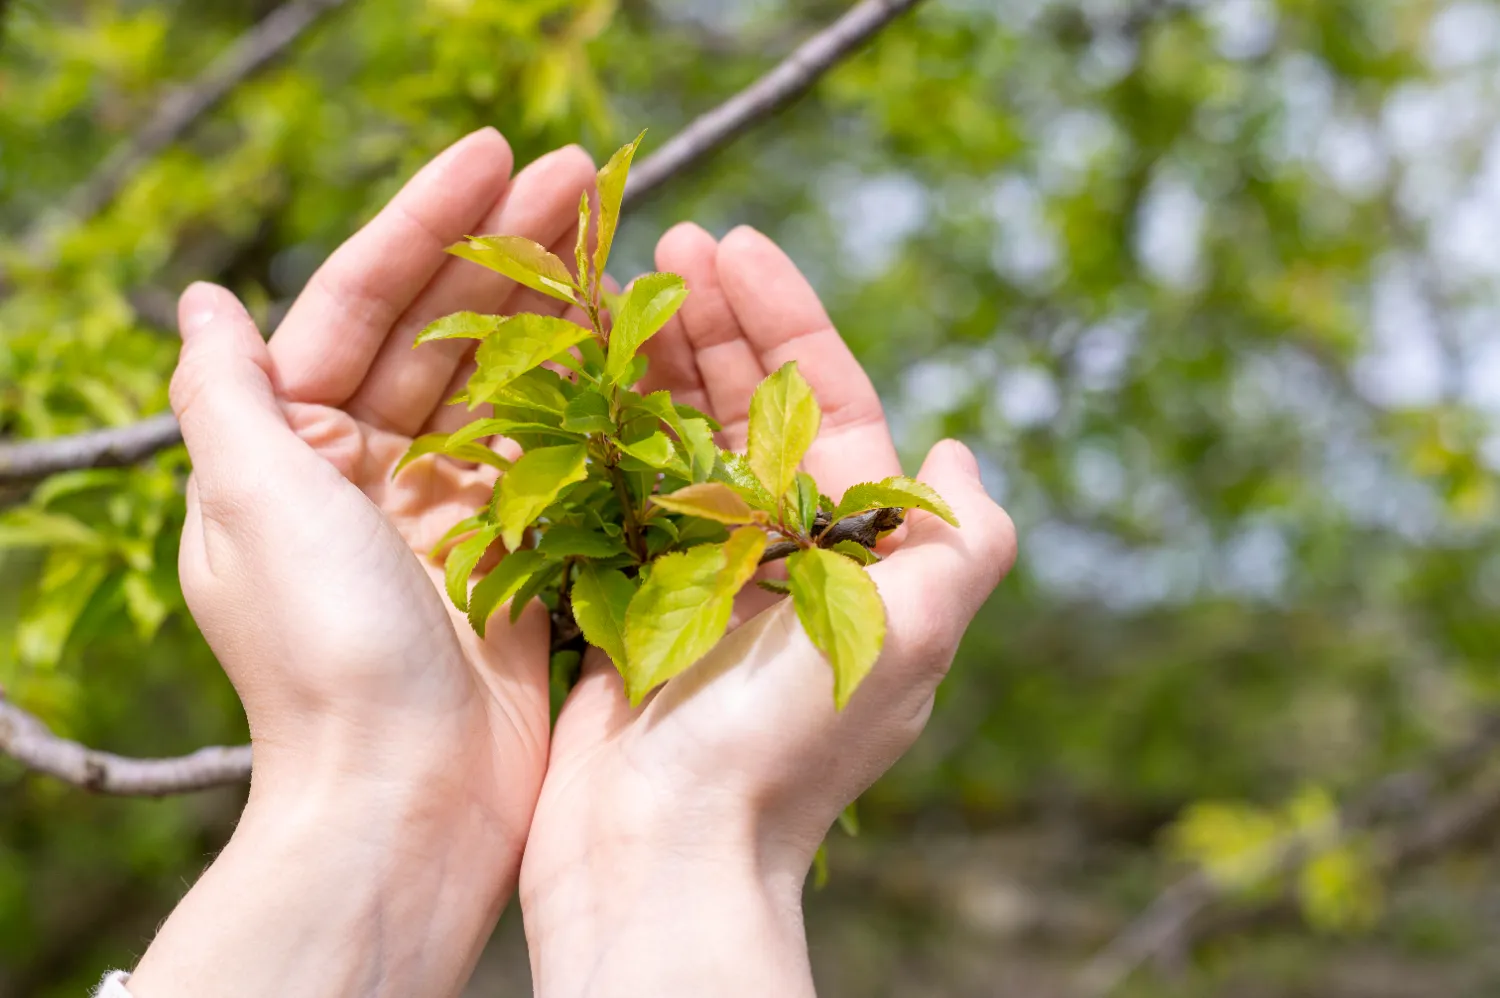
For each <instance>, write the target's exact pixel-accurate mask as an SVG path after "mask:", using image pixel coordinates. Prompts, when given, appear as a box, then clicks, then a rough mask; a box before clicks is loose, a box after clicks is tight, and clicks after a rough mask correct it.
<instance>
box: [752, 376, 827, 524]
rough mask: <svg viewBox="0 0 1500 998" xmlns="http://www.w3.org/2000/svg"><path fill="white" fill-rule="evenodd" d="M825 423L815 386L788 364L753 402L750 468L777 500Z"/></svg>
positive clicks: (763, 385)
mask: <svg viewBox="0 0 1500 998" xmlns="http://www.w3.org/2000/svg"><path fill="white" fill-rule="evenodd" d="M822 420H823V413H822V410H821V409H819V408H818V403H817V400H816V399H814V398H813V391H812V386H811V385H809V384H808V383H807V380H806V379H805V378H803V377H802V375H800V374H798V373H797V362H796V361H788V362H787V363H786V364H784V365H782V367H781V368H780V370H778V371H777V372H776V373H775V374H772V375H771V376H770V377H768V378H766V380H764V381H762V382H761V383H760V386H759V387H757V388H756V389H755V394H754V395H753V396H752V397H751V399H750V448H749V451H750V453H749V457H750V467H751V469H752V470H754V472H755V475H756V477H757V478H759V479H760V480H761V482H762V484H764V485H765V487H766V490H767V491H768V492H770V493H771V495H773V496H779V495H784V494H785V493H786V490H787V489H789V488H791V486H792V482H793V481H794V480H795V479H796V477H797V465H799V464H801V463H802V456H803V455H804V454H806V453H807V449H808V448H809V447H811V446H812V442H813V440H814V439H815V438H816V437H817V435H818V425H819V424H820V423H821V422H822Z"/></svg>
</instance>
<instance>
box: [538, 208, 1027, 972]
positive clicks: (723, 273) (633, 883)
mask: <svg viewBox="0 0 1500 998" xmlns="http://www.w3.org/2000/svg"><path fill="white" fill-rule="evenodd" d="M656 262H657V266H658V268H659V269H661V270H670V271H674V272H676V273H679V274H682V275H683V276H684V277H685V278H686V280H687V283H688V286H689V288H690V291H691V293H690V295H689V297H688V299H687V302H686V304H685V305H684V306H683V309H682V311H681V313H680V314H679V315H678V317H677V318H675V319H674V320H673V322H672V323H671V324H669V325H668V327H667V328H665V329H664V330H663V331H662V332H661V333H659V334H658V335H657V336H656V338H655V339H653V340H652V341H650V343H649V344H648V352H649V353H650V356H651V368H650V374H649V380H650V384H648V385H647V386H646V388H647V389H658V388H669V389H671V390H672V392H673V395H674V398H676V399H677V400H679V401H681V402H685V403H687V404H689V405H693V406H695V407H698V408H700V409H703V410H705V411H707V412H709V413H711V414H713V415H714V416H715V417H716V418H717V419H718V420H719V421H720V422H721V423H722V424H723V425H724V432H723V435H722V440H721V443H722V444H723V445H724V446H726V447H729V448H732V449H736V450H742V449H743V447H744V444H745V433H746V420H747V416H748V412H749V407H750V397H751V394H752V392H753V391H754V389H755V387H756V385H757V384H758V383H759V382H760V381H761V379H762V378H764V377H765V376H766V375H767V374H768V373H770V372H772V371H774V370H776V369H777V368H778V367H779V366H781V365H782V364H784V363H785V362H787V361H790V360H795V361H797V362H798V369H799V370H800V371H801V373H802V374H803V375H804V376H805V377H806V378H807V379H808V381H809V382H810V383H811V384H812V386H813V389H814V392H815V394H816V396H817V398H818V402H819V404H820V405H821V406H822V409H823V423H822V431H821V434H820V436H819V438H818V440H817V441H816V442H815V443H814V445H813V446H812V448H811V450H810V451H809V452H808V454H807V457H806V459H805V465H804V466H805V467H806V469H807V470H808V471H809V472H810V473H811V474H812V475H813V477H814V478H816V479H817V481H818V482H819V484H820V486H821V488H822V491H824V492H825V493H829V494H832V495H835V496H837V495H839V494H840V493H841V492H842V490H844V489H845V488H847V487H848V486H850V485H853V484H856V483H858V482H866V481H878V480H879V479H882V478H885V477H887V476H890V475H897V474H900V473H901V467H900V464H899V461H898V459H897V455H896V450H895V447H894V445H893V443H892V440H891V435H890V432H889V429H888V427H887V425H886V421H885V417H884V414H883V412H882V409H881V405H880V401H879V399H878V397H877V396H876V394H875V391H874V388H873V387H872V385H871V383H870V381H869V379H868V377H867V376H866V375H865V373H864V371H863V370H862V369H861V368H860V366H859V364H858V362H857V361H856V360H855V359H854V357H853V355H852V354H851V353H850V351H849V349H848V347H847V346H846V345H845V344H844V342H843V340H842V339H841V338H840V336H839V334H838V332H837V331H836V330H835V329H834V328H833V326H832V324H831V322H830V320H829V318H828V316H827V314H826V312H825V311H824V310H823V308H822V306H821V304H820V303H819V301H818V299H817V296H816V294H815V293H814V291H813V290H812V288H811V287H810V286H809V285H808V283H807V281H806V280H805V279H804V278H803V276H802V275H801V274H800V273H799V272H798V270H797V268H796V266H795V265H794V264H793V263H792V261H791V260H790V259H789V258H787V257H786V255H785V254H783V253H782V252H781V251H780V250H779V249H778V248H777V247H776V246H775V245H774V244H772V243H771V242H770V241H769V240H767V239H766V238H765V237H764V236H762V235H760V234H759V233H757V232H754V231H753V230H750V229H747V228H741V229H737V230H735V231H733V232H731V233H730V234H729V235H728V236H726V237H725V238H724V239H723V241H722V242H718V241H716V240H715V239H714V238H713V237H712V236H711V235H709V234H708V233H707V232H705V231H703V230H702V229H700V228H697V227H696V226H692V225H682V226H678V227H677V228H674V229H673V230H671V231H670V232H668V233H667V234H666V235H665V236H664V237H663V238H662V240H661V243H660V244H659V246H658V248H657V261H656ZM918 477H919V478H920V479H921V480H923V481H925V482H926V483H927V484H929V485H931V486H933V487H934V488H935V489H936V490H937V491H938V492H939V493H940V494H941V495H942V496H943V497H944V498H945V499H946V500H947V501H948V502H949V504H950V505H951V506H952V507H953V509H954V511H955V513H956V514H957V516H958V518H959V521H960V523H961V524H962V526H961V528H958V529H955V528H953V527H951V526H949V525H948V524H946V523H944V522H943V521H942V520H940V519H938V518H937V517H934V516H931V515H929V514H926V513H923V512H914V513H913V514H912V515H911V517H910V518H909V520H908V522H907V524H906V525H905V526H903V527H902V528H901V529H900V530H899V531H898V532H897V533H895V534H893V535H892V536H891V537H889V538H887V539H886V541H885V542H884V544H883V546H882V550H883V551H884V553H885V559H884V561H882V562H881V563H880V564H878V565H876V566H874V567H873V568H872V569H871V571H870V574H871V577H872V578H873V579H874V580H875V582H876V584H877V586H878V587H879V590H880V593H881V597H882V599H883V601H884V603H885V606H886V612H887V616H888V630H887V636H886V641H885V647H884V651H883V653H882V655H881V657H880V659H879V661H878V662H877V664H876V666H875V668H874V670H873V671H872V672H871V674H870V675H869V676H868V678H866V680H865V681H864V683H863V685H862V686H861V687H860V688H859V690H858V691H857V692H856V693H855V694H854V696H853V698H852V700H851V701H850V703H849V704H848V706H847V707H846V708H845V709H844V710H843V711H842V712H840V711H836V710H835V709H834V701H833V677H832V672H831V670H830V668H829V666H828V664H827V662H826V661H825V660H824V659H823V657H822V656H821V654H820V653H818V651H817V650H816V649H815V648H814V647H813V646H812V644H811V643H810V642H809V640H808V638H807V636H806V634H805V633H804V632H803V630H802V627H801V625H800V624H799V622H798V620H797V616H796V613H795V612H794V610H793V607H792V606H791V603H790V601H789V600H782V601H780V602H777V603H775V604H774V605H771V606H770V607H769V608H767V609H764V610H762V611H761V612H759V613H758V614H756V615H755V616H753V617H750V619H748V620H746V621H745V622H744V623H743V624H742V625H741V626H739V627H738V629H736V630H734V631H732V632H731V633H730V634H729V636H728V637H726V638H725V639H724V640H723V641H722V642H721V643H720V644H719V645H718V647H716V648H715V650H714V651H713V652H711V653H710V654H709V655H708V656H707V657H706V658H705V659H704V660H703V661H701V662H700V663H698V665H696V666H695V667H693V668H692V669H690V670H688V672H686V673H684V674H683V675H682V676H680V677H678V678H677V679H674V680H673V681H671V682H669V683H668V684H667V685H666V686H664V687H663V688H662V689H661V690H660V691H659V692H657V693H656V694H655V696H654V697H653V698H651V699H650V700H649V701H648V702H647V703H646V704H645V705H644V706H643V707H642V708H640V709H638V710H632V709H631V708H630V706H629V704H628V702H627V701H626V699H625V696H624V692H623V688H622V684H621V681H620V677H619V675H618V674H617V673H616V672H615V670H614V669H613V668H612V667H611V666H610V665H609V663H608V661H607V660H605V659H603V657H602V656H598V653H597V652H594V653H591V654H592V655H593V656H597V657H594V658H592V659H591V661H589V662H588V663H587V664H586V667H585V672H584V676H583V678H582V679H581V681H580V683H579V685H578V686H577V687H576V688H575V689H574V690H573V692H572V694H571V696H570V697H569V698H568V700H567V702H566V704H565V705H564V707H563V709H562V712H561V714H560V716H559V718H558V721H557V726H556V728H555V730H554V732H553V743H552V751H551V761H550V764H549V768H548V772H547V778H546V782H545V784H544V786H543V789H542V795H541V800H540V802H539V804H538V807H537V811H536V814H535V817H534V820H533V823H532V829H531V835H530V838H529V840H528V843H527V850H526V856H525V860H524V863H523V867H522V874H521V899H522V905H523V909H524V911H525V914H526V922H527V934H528V938H529V940H530V941H531V944H532V964H533V972H534V975H535V979H536V981H535V982H536V986H537V989H538V993H539V994H541V995H584V994H588V995H621V996H624V995H634V994H647V993H650V994H659V995H675V994H707V993H714V994H720V995H730V994H746V995H751V994H767V993H772V989H773V988H774V989H776V991H777V992H778V993H788V992H789V993H791V994H802V993H811V979H810V976H809V973H808V971H807V966H806V953H805V946H804V944H803V942H802V939H801V924H800V916H799V915H798V911H799V905H800V900H799V899H800V892H801V886H802V883H803V880H804V879H805V876H806V873H807V870H808V868H809V866H810V864H811V862H812V859H813V856H814V854H815V852H816V850H817V848H818V845H819V844H820V842H821V841H822V839H823V837H824V835H825V834H826V833H827V830H828V829H829V827H830V826H831V825H832V823H833V822H834V821H835V820H836V819H837V816H838V814H839V812H840V811H841V810H842V809H843V808H844V807H845V806H846V805H848V804H849V803H850V802H851V801H852V800H854V799H855V798H856V797H857V796H858V795H859V794H860V793H861V792H862V791H864V790H865V789H866V788H867V787H868V786H869V785H870V784H871V783H873V782H874V781H875V779H877V778H878V777H879V776H880V775H881V774H882V773H884V772H885V770H886V769H887V768H889V767H890V766H891V764H893V763H894V762H895V761H896V759H897V758H899V757H900V755H901V754H902V753H903V752H905V751H906V749H907V748H909V747H910V745H911V743H912V742H913V741H914V740H915V738H916V737H917V735H918V734H919V733H920V732H921V730H922V727H923V725H924V724H925V723H926V720H927V718H928V716H929V714H930V712H931V708H932V703H933V696H934V693H935V690H936V688H937V685H938V683H939V681H940V680H941V679H942V678H943V676H944V674H945V673H946V670H947V668H948V666H949V664H950V663H951V662H952V659H953V656H954V653H955V651H956V649H957V646H958V642H959V640H960V638H961V637H962V636H963V633H964V631H965V629H966V628H967V626H968V624H969V622H970V620H971V619H972V618H973V616H974V614H975V613H976V612H977V611H978V610H979V608H980V606H981V605H982V604H983V602H984V601H985V599H986V598H987V597H988V596H989V594H990V592H991V591H992V590H993V589H994V587H995V586H996V585H997V584H998V583H999V581H1000V580H1001V578H1003V576H1004V575H1005V574H1006V572H1007V571H1008V570H1009V568H1010V566H1011V563H1012V562H1013V560H1014V557H1015V534H1014V530H1013V527H1012V525H1011V522H1010V520H1009V518H1008V517H1007V516H1006V514H1005V513H1004V511H1003V510H1001V509H1000V508H999V507H998V506H997V505H995V503H994V502H992V501H991V500H990V498H989V497H988V496H987V495H986V494H985V491H984V488H983V486H982V485H981V483H980V480H979V469H978V466H977V464H976V462H975V459H974V457H973V455H972V454H971V453H970V452H969V451H968V449H967V448H966V447H964V446H963V445H962V444H960V443H958V442H956V441H945V442H943V443H940V444H939V445H938V446H937V447H935V448H934V449H933V450H932V452H931V453H930V454H929V455H928V457H927V460H926V462H925V463H924V465H923V467H922V470H921V472H920V473H919V475H918ZM746 595H747V596H749V597H752V599H749V600H742V602H741V611H742V613H743V614H744V615H746V616H748V614H749V613H753V612H754V611H755V609H757V603H758V605H759V606H764V605H765V602H766V601H767V600H768V599H769V598H768V597H766V596H765V594H761V593H759V592H758V591H757V592H752V593H747V594H746ZM579 953H588V954H590V958H589V959H588V960H581V959H576V958H575V957H574V954H579Z"/></svg>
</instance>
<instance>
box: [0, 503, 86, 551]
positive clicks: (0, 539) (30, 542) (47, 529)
mask: <svg viewBox="0 0 1500 998" xmlns="http://www.w3.org/2000/svg"><path fill="white" fill-rule="evenodd" d="M102 540H103V539H102V538H101V537H100V536H99V534H98V533H96V532H95V531H94V530H93V529H92V528H91V527H89V526H88V525H87V524H85V523H83V522H82V521H80V520H75V519H73V517H71V516H65V515H63V514H61V513H43V512H42V511H41V510H36V509H24V508H23V509H17V510H14V511H12V512H10V513H7V514H6V515H5V517H4V518H3V519H0V551H4V550H5V549H7V548H43V547H54V546H78V545H82V546H85V547H94V546H97V545H99V544H101V543H102Z"/></svg>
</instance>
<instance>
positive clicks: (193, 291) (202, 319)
mask: <svg viewBox="0 0 1500 998" xmlns="http://www.w3.org/2000/svg"><path fill="white" fill-rule="evenodd" d="M177 317H178V325H179V327H180V328H181V331H182V353H181V354H180V356H179V357H178V361H177V370H176V372H174V373H173V375H172V385H171V399H172V411H173V412H175V413H176V414H177V421H178V422H179V423H181V424H182V437H183V440H184V441H185V442H186V443H187V449H188V455H189V456H190V457H191V458H192V461H193V471H194V473H195V475H196V476H197V477H198V479H199V486H198V487H199V489H200V490H201V491H202V492H204V493H205V494H208V493H215V492H220V491H223V490H230V491H232V490H233V486H234V484H236V483H238V484H246V485H249V484H251V483H253V482H254V481H255V480H256V479H257V478H259V477H260V476H261V475H262V474H263V473H264V472H265V471H267V470H270V468H271V467H272V466H274V464H275V463H277V459H278V456H284V455H285V453H286V447H287V445H288V444H289V443H292V442H294V441H295V440H296V437H295V435H294V434H293V433H292V431H291V430H290V429H289V428H288V427H287V422H286V417H285V416H284V415H283V414H282V411H281V407H280V406H279V405H278V404H277V401H276V392H275V390H274V389H273V388H272V385H271V374H270V372H271V357H270V353H269V351H268V350H267V349H266V343H265V340H263V339H262V338H261V335H260V332H259V331H258V330H257V329H256V328H255V323H254V321H253V320H251V318H250V315H249V313H247V312H246V311H245V307H244V306H243V305H241V304H240V302H239V299H238V298H236V297H235V296H234V295H233V294H231V293H230V292H229V291H227V290H226V289H224V288H221V287H219V286H218V285H215V284H207V283H204V282H201V281H200V282H198V283H195V284H193V285H191V286H189V287H188V289H187V290H186V291H184V292H183V294H182V299H181V301H179V302H178V306H177Z"/></svg>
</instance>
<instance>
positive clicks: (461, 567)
mask: <svg viewBox="0 0 1500 998" xmlns="http://www.w3.org/2000/svg"><path fill="white" fill-rule="evenodd" d="M498 536H500V528H499V527H496V526H494V525H493V524H485V525H484V526H483V527H480V528H479V531H478V533H476V534H475V535H474V536H473V537H470V538H468V539H467V540H463V541H459V542H458V543H457V544H455V545H454V546H453V550H452V551H449V552H448V560H447V561H446V562H445V563H444V564H443V582H444V585H445V586H446V587H447V590H448V598H449V599H450V600H452V601H453V605H454V606H456V607H458V608H459V609H460V610H467V609H468V608H469V577H470V576H472V575H473V574H474V568H475V566H476V565H478V564H479V559H480V558H483V557H484V553H485V552H486V551H488V550H489V549H490V545H491V544H494V543H495V538H496V537H498Z"/></svg>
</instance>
